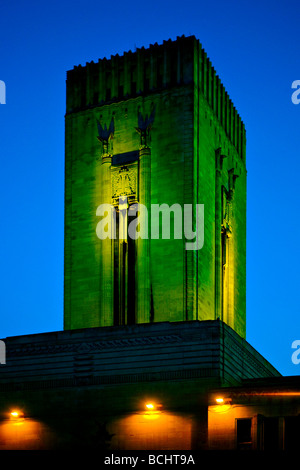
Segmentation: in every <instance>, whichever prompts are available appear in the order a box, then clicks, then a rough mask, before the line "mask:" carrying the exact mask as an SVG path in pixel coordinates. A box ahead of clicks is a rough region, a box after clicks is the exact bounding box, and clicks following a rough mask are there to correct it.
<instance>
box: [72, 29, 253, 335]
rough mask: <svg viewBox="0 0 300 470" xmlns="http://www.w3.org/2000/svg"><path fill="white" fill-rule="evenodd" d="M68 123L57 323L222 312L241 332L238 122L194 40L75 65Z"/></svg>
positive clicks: (242, 179) (242, 220)
mask: <svg viewBox="0 0 300 470" xmlns="http://www.w3.org/2000/svg"><path fill="white" fill-rule="evenodd" d="M65 125H66V155H65V158H66V162H65V295H64V299H65V300H64V328H65V329H77V328H90V327H98V326H113V325H129V324H135V323H149V322H166V321H169V322H180V321H183V322H185V321H191V320H215V319H217V318H219V319H220V320H223V321H224V322H225V323H227V324H228V325H229V326H231V327H232V328H233V329H234V330H235V331H236V332H237V333H238V334H239V335H240V336H241V337H245V323H246V161H245V145H246V137H245V128H244V124H243V122H242V120H241V118H240V116H239V115H238V113H237V111H236V109H235V107H234V105H233V103H232V102H231V100H230V98H229V96H228V94H227V92H226V91H225V89H224V86H223V85H222V83H221V81H220V79H219V77H218V76H217V74H216V72H215V70H214V68H213V67H212V65H211V62H210V61H209V59H208V57H207V55H206V53H205V51H204V50H203V48H202V47H201V44H200V43H199V41H198V40H197V39H196V38H195V37H193V36H191V37H187V38H185V37H180V38H177V40H176V41H171V40H169V41H165V42H164V43H163V44H162V45H157V44H154V45H151V46H150V47H149V48H148V49H144V48H141V49H137V50H136V52H131V51H130V52H127V53H124V55H123V56H119V55H116V56H112V57H111V58H110V59H101V60H99V61H98V63H94V62H91V63H87V64H86V66H84V67H82V66H78V67H74V69H73V70H71V71H69V72H68V74H67V108H66V116H65ZM197 205H198V207H201V208H203V207H204V221H203V219H202V218H201V220H200V225H199V226H198V225H197ZM145 207H146V209H147V214H146V215H145V214H144V213H143V210H142V209H143V208H145ZM191 208H192V212H189V217H186V211H187V210H190V209H191ZM168 210H169V213H168ZM154 212H155V214H156V215H157V216H158V217H157V218H156V219H155V218H154V217H153V214H154ZM191 214H192V218H191ZM168 216H169V222H170V236H169V234H168V231H166V232H165V227H168V223H167V220H166V218H168ZM188 219H191V220H188ZM180 220H181V222H182V231H181V236H180V233H178V230H177V229H173V225H174V226H176V227H177V228H178V226H179V227H180V223H179V221H180ZM137 221H140V222H141V221H144V222H145V221H146V222H147V223H146V225H145V224H144V225H143V227H146V228H147V229H148V231H147V234H148V237H147V236H146V235H147V234H146V235H145V232H143V230H142V228H141V227H142V223H140V225H138V224H137ZM175 221H176V223H177V225H176V224H175ZM185 221H186V222H187V224H186V225H185V224H184V222H185ZM104 222H105V223H104ZM101 224H102V225H101ZM178 224H179V225H178ZM130 225H131V227H136V232H135V234H136V237H132V236H129V234H128V228H129V226H130ZM188 225H190V230H189V232H192V233H193V234H195V233H197V230H201V231H202V234H203V236H204V242H203V246H202V244H201V246H196V248H195V244H194V245H192V240H190V238H191V237H188V236H187V226H188ZM99 227H102V229H103V228H104V227H105V232H106V234H107V236H106V238H104V237H103V236H101V234H100V235H99V233H100V230H99ZM183 227H185V230H183ZM196 229H197V230H196ZM139 230H140V231H139ZM101 233H102V234H103V230H102V232H101ZM187 239H188V240H187ZM187 241H189V243H190V244H188V243H187ZM196 245H197V244H196ZM192 246H194V248H192ZM197 248H198V249H197Z"/></svg>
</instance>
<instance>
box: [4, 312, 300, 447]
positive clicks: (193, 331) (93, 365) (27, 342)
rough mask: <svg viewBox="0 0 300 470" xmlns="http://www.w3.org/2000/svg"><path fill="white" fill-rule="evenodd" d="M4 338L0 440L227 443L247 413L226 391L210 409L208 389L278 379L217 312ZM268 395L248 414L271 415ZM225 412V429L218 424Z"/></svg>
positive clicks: (31, 443) (7, 443) (26, 443)
mask: <svg viewBox="0 0 300 470" xmlns="http://www.w3.org/2000/svg"><path fill="white" fill-rule="evenodd" d="M4 341H5V344H6V352H7V362H6V364H5V365H2V366H1V376H0V403H1V405H0V406H1V409H0V412H1V418H2V421H1V424H0V449H72V448H98V449H100V448H101V449H110V450H153V449H154V450H198V449H216V448H227V447H229V448H232V446H233V447H234V444H233V441H234V439H235V437H234V432H235V431H234V429H233V424H232V423H235V420H236V419H238V418H240V417H241V416H247V418H248V419H252V421H253V417H252V415H251V416H250V415H249V413H248V414H247V412H246V411H245V413H242V414H241V416H240V415H239V414H236V411H237V408H236V406H235V405H234V404H233V403H234V400H233V398H232V400H233V402H232V404H231V408H230V411H228V412H226V414H225V413H222V414H221V413H217V412H215V413H214V412H213V410H214V405H213V404H212V402H211V400H213V399H214V394H215V393H216V392H214V391H216V390H217V392H218V394H220V393H221V391H222V393H223V392H224V397H225V396H226V397H227V398H228V397H229V396H230V397H231V394H232V393H235V392H234V391H235V390H240V387H242V386H243V384H244V383H245V381H247V384H248V385H247V386H248V387H250V388H248V390H251V387H252V388H253V385H255V384H256V383H259V382H257V381H258V380H261V381H263V382H262V383H269V382H268V381H269V380H270V381H274V380H275V381H276V383H281V382H280V381H281V380H283V378H282V377H281V376H280V374H279V373H278V372H277V371H276V370H275V369H274V367H273V366H272V365H271V364H269V363H268V362H267V361H266V360H265V359H264V358H263V357H262V356H261V355H260V354H259V353H258V352H257V351H256V350H255V349H254V348H253V347H251V346H250V345H249V343H247V341H246V340H244V339H242V338H241V337H240V336H239V335H238V334H237V333H236V332H235V331H234V330H233V329H232V328H230V327H229V326H228V325H226V324H225V323H223V322H221V321H219V320H212V321H203V322H199V321H191V322H185V323H182V322H178V323H169V322H166V323H154V324H140V325H131V326H125V327H124V326H122V327H106V328H91V329H82V330H70V331H59V332H52V333H44V334H37V335H27V336H18V337H9V338H6V339H5V340H4ZM249 381H250V382H249ZM265 381H266V382H265ZM278 381H279V382H278ZM249 383H251V384H252V385H251V386H250V385H249ZM271 383H273V382H271ZM268 399H269V398H268ZM268 399H263V400H265V401H263V404H262V408H259V407H257V408H255V409H254V408H253V409H252V411H253V413H254V414H253V416H254V415H256V414H261V415H266V416H269V415H270V413H268V411H267V410H268V408H264V406H265V405H266V404H267V401H266V400H268ZM216 406H217V405H216ZM243 406H246V405H245V404H243ZM221 408H222V407H220V408H219V409H220V410H221ZM223 411H224V408H223ZM294 411H295V410H294ZM12 413H13V414H12ZM272 413H273V411H272ZM286 413H288V410H287V411H286ZM277 414H278V413H277ZM273 415H274V413H273V414H272V415H270V416H273ZM275 415H276V413H275ZM224 416H225V418H226V419H225V421H224V420H223V418H224ZM276 416H277V415H276ZM278 416H279V415H278ZM220 420H221V421H220ZM229 421H230V432H231V433H232V434H230V435H229V434H228V432H227V431H226V429H224V427H222V423H223V424H224V422H225V423H227V422H228V423H229ZM251 429H252V428H251ZM251 432H252V431H251ZM222 436H223V437H222ZM251 442H252V441H251ZM253 442H254V441H253ZM253 445H254V443H253ZM255 445H256V444H255Z"/></svg>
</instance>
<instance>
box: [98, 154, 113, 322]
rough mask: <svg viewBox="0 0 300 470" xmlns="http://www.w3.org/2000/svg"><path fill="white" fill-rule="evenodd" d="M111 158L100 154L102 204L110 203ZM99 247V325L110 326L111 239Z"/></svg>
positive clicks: (105, 240) (111, 293)
mask: <svg viewBox="0 0 300 470" xmlns="http://www.w3.org/2000/svg"><path fill="white" fill-rule="evenodd" d="M111 160H112V156H111V155H110V154H108V153H103V154H102V163H101V191H102V200H103V203H104V204H111V196H112V195H111ZM101 247H102V249H101V280H100V282H101V289H100V291H101V313H100V326H111V325H113V324H114V282H113V240H112V239H111V238H106V239H104V240H101Z"/></svg>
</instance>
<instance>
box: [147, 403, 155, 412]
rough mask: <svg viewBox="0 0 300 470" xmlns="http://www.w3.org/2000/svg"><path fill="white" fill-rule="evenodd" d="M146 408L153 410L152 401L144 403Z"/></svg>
mask: <svg viewBox="0 0 300 470" xmlns="http://www.w3.org/2000/svg"><path fill="white" fill-rule="evenodd" d="M146 408H147V410H154V405H153V403H146Z"/></svg>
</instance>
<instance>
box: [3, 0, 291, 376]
mask: <svg viewBox="0 0 300 470" xmlns="http://www.w3.org/2000/svg"><path fill="white" fill-rule="evenodd" d="M299 29H300V4H299V1H298V0H288V1H282V0H281V1H276V2H274V1H273V2H271V1H265V0H260V1H258V0H256V1H243V0H238V1H226V2H225V1H219V0H217V1H214V2H209V1H207V0H206V1H201V0H200V1H199V0H192V1H191V0H186V1H184V2H180V3H178V2H177V3H175V2H174V1H166V0H160V1H156V0H153V1H152V2H140V1H128V2H121V1H120V0H115V1H114V2H109V1H105V2H104V1H103V0H100V1H99V0H98V1H93V0H85V1H82V0H79V1H78V0H77V1H76V2H74V1H72V2H71V1H67V0H60V1H57V0H52V1H51V2H44V1H37V0H36V1H33V0H27V1H20V0H19V1H18V0H15V1H10V2H8V1H2V2H1V5H0V80H4V81H5V83H6V87H7V104H6V105H0V155H1V166H0V171H1V185H0V214H1V244H0V257H1V274H0V289H1V290H0V315H1V316H0V337H2V338H4V337H6V336H14V335H21V334H28V333H41V332H47V331H55V330H61V329H62V328H63V223H64V220H63V216H64V208H63V205H64V113H65V78H66V71H67V70H69V69H71V68H73V66H74V65H78V64H82V65H84V64H85V63H86V62H89V61H91V60H94V61H97V60H98V58H102V57H104V56H106V57H110V55H111V54H116V53H119V54H122V52H123V51H127V50H129V49H131V50H134V49H135V47H141V46H145V47H147V46H148V45H149V44H150V43H155V42H158V43H161V42H162V41H163V40H164V39H165V40H167V39H169V38H171V39H176V37H177V36H181V35H182V34H185V35H186V36H188V35H190V34H194V35H195V36H196V37H197V38H198V39H199V40H200V41H201V43H202V45H203V47H204V48H205V50H206V51H207V53H208V56H209V57H210V59H211V61H212V63H213V65H214V67H215V69H216V70H217V73H218V74H219V76H220V77H221V80H222V82H223V83H224V85H225V87H226V89H227V91H228V92H229V95H230V97H231V99H232V100H233V102H234V104H235V106H236V108H237V109H238V111H239V113H240V115H241V117H242V119H243V121H244V123H245V125H246V129H247V169H248V231H247V236H248V239H247V256H248V261H247V270H248V271H247V340H248V341H249V342H250V344H252V345H253V346H254V347H255V348H256V349H257V350H258V351H259V352H260V353H261V354H263V355H264V356H265V357H266V358H267V359H268V360H269V361H270V362H271V363H272V364H273V365H274V366H275V367H277V368H278V370H279V371H280V372H281V373H282V374H284V375H295V374H300V364H299V365H298V366H296V365H294V364H293V363H292V361H291V355H292V352H293V350H292V349H291V343H292V342H293V341H294V340H296V339H300V315H299V313H300V312H299V300H298V297H299V233H300V226H299V203H300V200H299V172H300V162H299V159H300V152H299V134H300V104H299V105H294V104H293V103H292V101H291V94H292V89H291V84H292V82H293V81H294V80H299V79H300V58H299V57H300V50H299Z"/></svg>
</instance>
